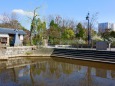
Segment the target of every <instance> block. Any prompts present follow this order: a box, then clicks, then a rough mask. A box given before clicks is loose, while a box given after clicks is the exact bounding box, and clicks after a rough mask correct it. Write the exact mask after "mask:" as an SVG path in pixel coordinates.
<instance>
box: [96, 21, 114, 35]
mask: <svg viewBox="0 0 115 86" xmlns="http://www.w3.org/2000/svg"><path fill="white" fill-rule="evenodd" d="M110 30H111V31H115V23H108V22H106V23H99V24H98V32H99V33H104V32H106V31H110Z"/></svg>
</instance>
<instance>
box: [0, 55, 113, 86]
mask: <svg viewBox="0 0 115 86" xmlns="http://www.w3.org/2000/svg"><path fill="white" fill-rule="evenodd" d="M21 60H22V61H24V62H22V63H21ZM21 60H19V59H18V61H17V62H16V61H15V60H10V61H6V62H2V61H1V63H2V65H0V66H1V67H0V68H1V69H0V86H115V65H114V64H105V63H97V62H88V61H80V60H71V59H62V58H54V57H53V58H51V57H50V58H43V59H42V58H39V59H35V58H34V59H21ZM15 62H16V63H15ZM18 62H19V63H18ZM3 65H5V67H2V66H3Z"/></svg>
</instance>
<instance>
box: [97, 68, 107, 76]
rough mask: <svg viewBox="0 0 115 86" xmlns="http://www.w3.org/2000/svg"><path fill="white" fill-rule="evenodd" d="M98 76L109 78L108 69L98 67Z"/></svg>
mask: <svg viewBox="0 0 115 86" xmlns="http://www.w3.org/2000/svg"><path fill="white" fill-rule="evenodd" d="M96 76H98V77H101V78H107V71H106V70H103V69H96Z"/></svg>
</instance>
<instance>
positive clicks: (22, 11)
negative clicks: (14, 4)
mask: <svg viewBox="0 0 115 86" xmlns="http://www.w3.org/2000/svg"><path fill="white" fill-rule="evenodd" d="M12 12H13V13H17V14H21V15H25V16H33V15H34V14H33V12H29V11H24V10H22V9H14V10H12Z"/></svg>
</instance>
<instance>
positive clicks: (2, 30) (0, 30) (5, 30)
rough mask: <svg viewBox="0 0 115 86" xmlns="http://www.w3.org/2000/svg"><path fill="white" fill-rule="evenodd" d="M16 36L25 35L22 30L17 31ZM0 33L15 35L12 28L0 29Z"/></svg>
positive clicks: (14, 30)
mask: <svg viewBox="0 0 115 86" xmlns="http://www.w3.org/2000/svg"><path fill="white" fill-rule="evenodd" d="M17 32H18V34H20V35H25V34H26V33H25V32H24V31H23V30H18V31H17ZM0 33H2V34H16V29H12V28H1V27H0Z"/></svg>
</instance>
